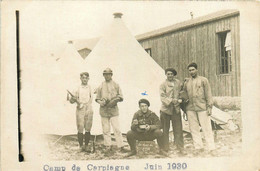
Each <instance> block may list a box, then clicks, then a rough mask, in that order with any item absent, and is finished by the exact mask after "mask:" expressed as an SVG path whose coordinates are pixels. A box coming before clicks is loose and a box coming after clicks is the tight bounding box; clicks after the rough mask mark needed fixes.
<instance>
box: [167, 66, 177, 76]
mask: <svg viewBox="0 0 260 171" xmlns="http://www.w3.org/2000/svg"><path fill="white" fill-rule="evenodd" d="M168 71H171V72H172V73H173V75H174V76H175V75H177V71H176V70H175V69H174V68H166V69H165V74H166V73H167V72H168Z"/></svg>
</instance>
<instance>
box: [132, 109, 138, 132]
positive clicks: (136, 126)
mask: <svg viewBox="0 0 260 171" xmlns="http://www.w3.org/2000/svg"><path fill="white" fill-rule="evenodd" d="M134 120H137V113H135V114H134V116H133V119H132V123H131V130H132V131H137V128H138V124H134Z"/></svg>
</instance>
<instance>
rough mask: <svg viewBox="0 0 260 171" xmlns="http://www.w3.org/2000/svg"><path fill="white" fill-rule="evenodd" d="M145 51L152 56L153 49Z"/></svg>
mask: <svg viewBox="0 0 260 171" xmlns="http://www.w3.org/2000/svg"><path fill="white" fill-rule="evenodd" d="M145 51H146V52H147V53H148V54H149V55H150V56H152V49H151V48H147V49H145Z"/></svg>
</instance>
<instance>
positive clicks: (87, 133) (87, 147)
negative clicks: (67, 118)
mask: <svg viewBox="0 0 260 171" xmlns="http://www.w3.org/2000/svg"><path fill="white" fill-rule="evenodd" d="M90 137H91V135H90V132H85V151H86V152H88V153H90V152H91V149H90V147H89V145H88V144H89V140H90Z"/></svg>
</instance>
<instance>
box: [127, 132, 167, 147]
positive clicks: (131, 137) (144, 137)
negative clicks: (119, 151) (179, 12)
mask: <svg viewBox="0 0 260 171" xmlns="http://www.w3.org/2000/svg"><path fill="white" fill-rule="evenodd" d="M162 136H163V133H162V131H161V130H159V129H156V130H154V131H151V132H147V133H139V132H135V131H132V130H131V131H128V132H127V134H126V138H127V142H128V144H129V146H130V148H131V151H136V140H140V141H152V140H154V139H157V143H158V146H159V148H160V149H161V148H162V147H163V139H162Z"/></svg>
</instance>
